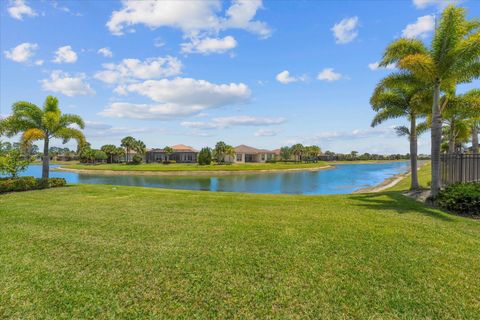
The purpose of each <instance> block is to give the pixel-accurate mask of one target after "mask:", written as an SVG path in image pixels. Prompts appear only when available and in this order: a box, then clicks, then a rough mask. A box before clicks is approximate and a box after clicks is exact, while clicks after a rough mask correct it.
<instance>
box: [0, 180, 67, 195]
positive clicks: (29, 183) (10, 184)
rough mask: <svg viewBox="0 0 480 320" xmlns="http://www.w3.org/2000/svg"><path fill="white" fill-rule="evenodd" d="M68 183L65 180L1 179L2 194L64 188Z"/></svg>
mask: <svg viewBox="0 0 480 320" xmlns="http://www.w3.org/2000/svg"><path fill="white" fill-rule="evenodd" d="M66 185H67V182H66V181H65V179H63V178H50V179H48V180H45V179H37V178H34V177H18V178H7V179H0V193H5V192H16V191H28V190H37V189H46V188H55V187H64V186H66Z"/></svg>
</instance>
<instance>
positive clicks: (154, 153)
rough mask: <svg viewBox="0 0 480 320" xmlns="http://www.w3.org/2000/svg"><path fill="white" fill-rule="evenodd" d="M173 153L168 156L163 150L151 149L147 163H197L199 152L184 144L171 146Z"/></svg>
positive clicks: (147, 156) (148, 152)
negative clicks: (168, 161)
mask: <svg viewBox="0 0 480 320" xmlns="http://www.w3.org/2000/svg"><path fill="white" fill-rule="evenodd" d="M170 148H172V150H173V152H172V153H171V154H167V153H166V152H165V150H163V149H150V150H148V151H147V155H146V162H147V163H152V162H163V161H167V160H170V161H172V160H173V161H175V162H178V163H195V162H197V157H198V150H196V149H194V148H192V147H190V146H186V145H184V144H177V145H174V146H171V147H170Z"/></svg>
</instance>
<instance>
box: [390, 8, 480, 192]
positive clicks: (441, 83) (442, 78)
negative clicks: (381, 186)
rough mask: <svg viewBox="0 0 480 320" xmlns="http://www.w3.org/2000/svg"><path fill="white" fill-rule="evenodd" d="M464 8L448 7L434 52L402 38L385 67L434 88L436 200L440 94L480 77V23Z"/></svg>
mask: <svg viewBox="0 0 480 320" xmlns="http://www.w3.org/2000/svg"><path fill="white" fill-rule="evenodd" d="M465 15H466V12H465V9H463V8H458V7H455V6H448V7H447V8H446V9H445V10H444V11H443V13H442V16H441V19H440V22H439V24H438V27H437V28H436V30H435V34H434V36H433V40H432V44H431V47H430V48H427V46H425V45H424V43H423V42H422V41H420V40H416V39H405V38H401V39H398V40H396V41H394V42H393V43H391V44H390V45H389V46H388V47H387V49H386V51H385V53H384V56H383V60H382V61H381V63H380V65H381V66H386V65H388V64H391V63H396V64H397V67H399V68H400V69H402V70H408V71H410V72H412V74H413V75H414V76H416V77H418V78H419V79H421V80H422V81H424V82H427V83H428V84H430V85H431V86H432V88H433V103H432V124H431V139H432V141H431V144H432V149H431V157H432V181H431V190H432V196H434V197H435V196H436V195H437V194H438V191H439V190H440V144H441V139H442V116H441V111H442V110H441V109H442V106H441V105H440V92H441V91H442V90H445V89H447V88H450V87H452V86H454V85H456V84H458V83H465V82H470V81H472V80H473V79H475V78H478V77H479V76H480V45H479V41H480V31H479V29H480V23H479V22H478V20H472V21H469V20H467V19H466V17H465Z"/></svg>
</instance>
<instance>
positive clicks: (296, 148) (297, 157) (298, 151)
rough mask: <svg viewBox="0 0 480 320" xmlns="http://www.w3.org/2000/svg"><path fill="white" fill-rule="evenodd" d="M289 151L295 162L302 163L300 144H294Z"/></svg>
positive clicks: (302, 148)
mask: <svg viewBox="0 0 480 320" xmlns="http://www.w3.org/2000/svg"><path fill="white" fill-rule="evenodd" d="M290 150H291V151H292V154H293V156H294V157H295V161H302V154H303V150H304V146H303V145H302V144H301V143H297V144H294V145H293V146H292V147H291V148H290Z"/></svg>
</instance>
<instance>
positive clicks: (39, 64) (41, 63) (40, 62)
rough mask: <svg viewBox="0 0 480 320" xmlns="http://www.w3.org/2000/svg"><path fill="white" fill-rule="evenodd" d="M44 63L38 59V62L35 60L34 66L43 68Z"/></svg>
mask: <svg viewBox="0 0 480 320" xmlns="http://www.w3.org/2000/svg"><path fill="white" fill-rule="evenodd" d="M44 62H45V61H43V60H41V59H40V60H36V61H35V65H36V66H43V63H44Z"/></svg>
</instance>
